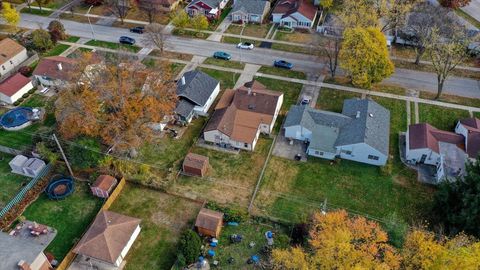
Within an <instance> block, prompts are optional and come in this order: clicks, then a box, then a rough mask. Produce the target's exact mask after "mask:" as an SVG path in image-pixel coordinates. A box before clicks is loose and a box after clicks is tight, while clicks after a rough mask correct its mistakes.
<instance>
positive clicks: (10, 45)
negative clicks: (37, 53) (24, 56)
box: [0, 38, 25, 65]
mask: <svg viewBox="0 0 480 270" xmlns="http://www.w3.org/2000/svg"><path fill="white" fill-rule="evenodd" d="M23 50H25V47H23V46H22V45H20V44H18V43H17V42H16V41H14V40H13V39H10V38H4V39H2V40H1V41H0V65H2V64H3V63H5V62H7V61H8V60H10V59H11V58H12V57H14V56H15V55H17V54H19V53H20V52H22V51H23Z"/></svg>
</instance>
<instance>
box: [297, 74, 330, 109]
mask: <svg viewBox="0 0 480 270" xmlns="http://www.w3.org/2000/svg"><path fill="white" fill-rule="evenodd" d="M324 79H325V75H323V74H320V75H318V74H312V73H307V80H309V81H315V82H317V83H321V82H323V80H324ZM320 91H322V90H321V89H320V87H318V86H314V85H307V84H304V85H303V87H302V91H301V92H300V95H299V96H298V102H300V101H301V99H302V98H303V96H308V97H310V98H311V99H310V104H309V105H310V107H312V108H315V105H317V100H318V96H319V95H320Z"/></svg>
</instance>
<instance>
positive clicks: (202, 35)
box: [172, 28, 209, 39]
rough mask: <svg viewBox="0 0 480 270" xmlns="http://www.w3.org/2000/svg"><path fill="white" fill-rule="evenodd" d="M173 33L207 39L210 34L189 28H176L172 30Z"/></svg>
mask: <svg viewBox="0 0 480 270" xmlns="http://www.w3.org/2000/svg"><path fill="white" fill-rule="evenodd" d="M172 35H174V36H180V37H189V38H198V39H207V38H208V35H209V34H207V33H203V32H197V31H192V30H187V29H181V28H175V29H173V31H172Z"/></svg>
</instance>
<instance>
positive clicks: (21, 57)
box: [0, 49, 28, 76]
mask: <svg viewBox="0 0 480 270" xmlns="http://www.w3.org/2000/svg"><path fill="white" fill-rule="evenodd" d="M27 59H28V55H27V49H23V50H22V51H21V52H20V53H18V54H17V55H15V56H14V57H12V58H10V59H8V60H7V61H5V63H3V64H2V65H1V66H0V76H3V75H5V74H7V73H8V72H10V71H12V70H13V69H14V68H15V67H17V66H18V65H20V64H21V63H22V62H23V61H25V60H27Z"/></svg>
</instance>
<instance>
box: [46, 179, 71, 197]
mask: <svg viewBox="0 0 480 270" xmlns="http://www.w3.org/2000/svg"><path fill="white" fill-rule="evenodd" d="M73 191H74V183H73V179H72V178H70V177H64V176H61V177H56V178H54V179H52V180H51V181H50V183H49V184H48V186H47V188H46V189H45V193H47V196H48V198H50V199H51V200H61V199H64V198H66V197H68V196H69V195H71V194H72V193H73Z"/></svg>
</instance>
